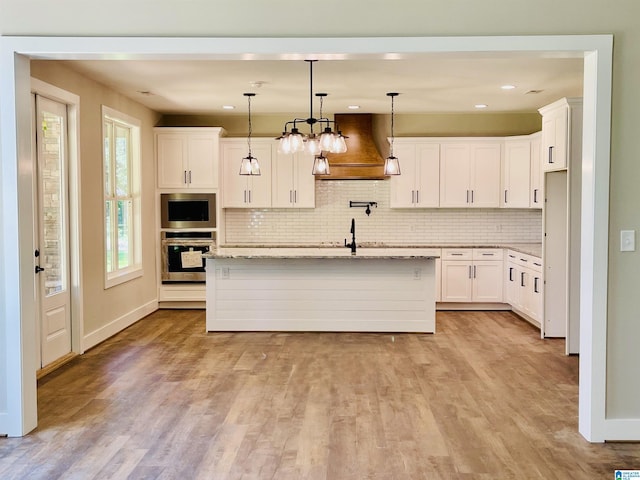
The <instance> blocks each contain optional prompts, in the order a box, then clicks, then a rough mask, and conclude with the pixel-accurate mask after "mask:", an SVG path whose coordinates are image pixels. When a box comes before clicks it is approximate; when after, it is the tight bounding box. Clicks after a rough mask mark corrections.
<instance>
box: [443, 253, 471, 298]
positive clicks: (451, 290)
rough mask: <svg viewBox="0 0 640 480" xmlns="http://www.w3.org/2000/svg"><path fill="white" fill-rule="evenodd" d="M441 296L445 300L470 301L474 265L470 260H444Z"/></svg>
mask: <svg viewBox="0 0 640 480" xmlns="http://www.w3.org/2000/svg"><path fill="white" fill-rule="evenodd" d="M441 268H442V271H441V275H442V280H441V289H442V291H441V298H442V301H443V302H470V301H471V293H472V285H471V284H472V278H471V277H472V266H471V263H470V262H464V261H463V262H461V261H456V260H442V262H441Z"/></svg>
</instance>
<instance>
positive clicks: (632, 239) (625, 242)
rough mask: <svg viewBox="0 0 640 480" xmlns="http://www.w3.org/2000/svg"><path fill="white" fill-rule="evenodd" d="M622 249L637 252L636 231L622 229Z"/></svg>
mask: <svg viewBox="0 0 640 480" xmlns="http://www.w3.org/2000/svg"><path fill="white" fill-rule="evenodd" d="M620 251H621V252H635V251H636V231H635V230H620Z"/></svg>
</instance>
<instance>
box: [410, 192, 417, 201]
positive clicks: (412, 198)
mask: <svg viewBox="0 0 640 480" xmlns="http://www.w3.org/2000/svg"><path fill="white" fill-rule="evenodd" d="M411 203H416V191H415V190H411Z"/></svg>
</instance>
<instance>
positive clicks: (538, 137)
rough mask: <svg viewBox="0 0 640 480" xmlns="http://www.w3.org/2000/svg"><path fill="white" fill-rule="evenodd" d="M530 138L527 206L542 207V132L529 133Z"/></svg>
mask: <svg viewBox="0 0 640 480" xmlns="http://www.w3.org/2000/svg"><path fill="white" fill-rule="evenodd" d="M529 138H530V140H531V184H530V185H531V188H530V189H529V207H531V208H542V204H543V203H544V191H543V187H544V182H543V181H542V180H543V177H542V175H543V173H542V132H537V133H532V134H531V135H529Z"/></svg>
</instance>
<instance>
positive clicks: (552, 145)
mask: <svg viewBox="0 0 640 480" xmlns="http://www.w3.org/2000/svg"><path fill="white" fill-rule="evenodd" d="M576 109H578V110H580V111H581V109H582V99H573V98H562V99H560V100H558V101H556V102H553V103H552V104H550V105H547V106H546V107H542V108H541V109H539V110H538V111H539V112H540V114H541V115H542V169H543V171H545V172H551V171H554V170H564V169H566V168H567V158H568V155H569V145H570V142H571V138H570V137H571V132H572V131H573V130H574V129H573V128H572V123H573V120H572V117H573V115H572V113H573V112H572V111H573V110H576Z"/></svg>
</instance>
